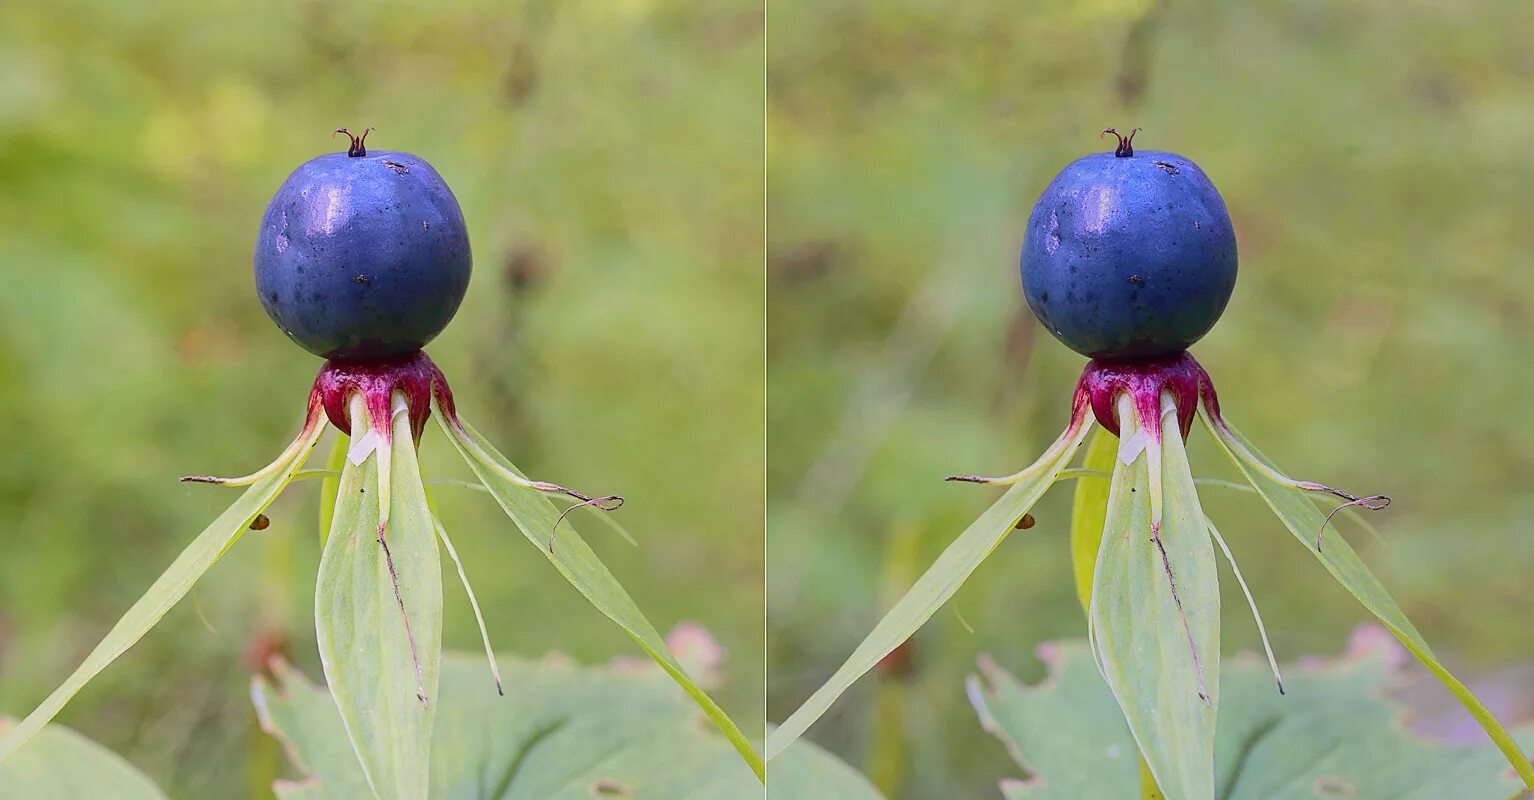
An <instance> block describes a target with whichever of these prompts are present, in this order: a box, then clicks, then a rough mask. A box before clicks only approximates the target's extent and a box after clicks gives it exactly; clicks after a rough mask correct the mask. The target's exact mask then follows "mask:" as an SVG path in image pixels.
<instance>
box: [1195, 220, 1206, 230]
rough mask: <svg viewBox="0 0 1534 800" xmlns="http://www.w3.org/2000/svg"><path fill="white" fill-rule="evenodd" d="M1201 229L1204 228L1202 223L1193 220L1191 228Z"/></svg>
mask: <svg viewBox="0 0 1534 800" xmlns="http://www.w3.org/2000/svg"><path fill="white" fill-rule="evenodd" d="M1203 229H1204V225H1203V223H1201V222H1199V221H1198V220H1193V230H1196V231H1201V230H1203Z"/></svg>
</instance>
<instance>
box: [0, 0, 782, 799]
mask: <svg viewBox="0 0 1534 800" xmlns="http://www.w3.org/2000/svg"><path fill="white" fill-rule="evenodd" d="M4 17H5V22H4V24H3V25H0V176H3V180H0V414H3V415H4V416H5V418H6V419H8V420H10V424H9V425H8V426H7V430H6V432H5V434H3V435H0V441H3V442H4V447H0V549H3V552H4V553H5V556H4V557H3V558H0V676H3V678H0V709H5V710H8V711H10V712H11V713H13V714H15V713H20V712H24V711H25V710H26V709H27V708H29V707H30V706H31V705H32V704H33V703H35V702H37V700H38V699H40V698H41V697H42V696H43V695H44V694H45V693H46V692H47V691H48V690H49V689H51V688H52V687H53V686H54V685H56V684H57V682H58V680H59V679H60V678H61V676H62V675H64V674H67V671H68V670H69V669H71V668H72V667H73V666H74V665H75V664H76V663H78V661H79V660H80V658H82V657H83V655H84V654H85V652H86V651H87V650H88V648H89V647H90V645H91V644H92V643H94V642H95V641H96V640H97V639H98V638H99V637H100V635H101V634H102V633H103V632H104V631H105V629H106V627H107V626H108V625H110V624H111V622H112V620H114V619H116V618H117V617H118V616H119V615H120V614H121V613H122V611H123V610H124V609H125V608H126V607H127V606H128V604H129V603H130V602H131V601H132V600H133V598H135V597H137V596H138V595H139V594H140V593H141V592H142V591H143V590H144V588H145V587H147V586H148V584H149V582H150V581H151V580H152V579H153V577H154V575H155V574H157V573H158V572H159V571H160V570H161V569H163V568H164V566H165V564H167V563H169V561H170V559H171V558H172V557H173V556H174V554H175V553H176V552H178V551H179V550H180V549H181V548H182V547H183V546H184V545H185V544H186V542H187V541H188V540H189V539H190V537H192V536H193V535H195V534H196V532H197V531H198V530H199V529H201V528H202V527H203V526H204V525H206V524H207V521H208V520H210V519H212V518H213V516H215V515H216V514H217V513H218V511H219V510H220V509H221V508H223V507H224V506H225V505H227V503H228V502H229V499H230V498H229V497H228V496H226V495H222V494H220V493H219V492H218V491H217V490H211V489H208V488H199V487H188V486H185V485H181V484H177V483H176V482H175V479H176V477H177V476H178V475H181V474H185V473H188V472H219V471H225V472H241V471H245V470H248V469H253V468H255V467H258V466H260V465H261V464H264V463H266V462H267V461H269V460H270V459H271V458H272V457H273V456H274V455H276V452H277V451H278V450H280V449H281V447H282V443H283V442H285V441H287V440H288V438H289V437H291V435H292V433H293V431H295V430H296V429H297V427H298V424H299V422H300V418H301V416H302V411H303V404H304V397H305V392H306V391H307V388H308V386H309V382H310V381H311V380H312V378H313V375H314V372H315V370H317V369H318V368H319V366H320V364H319V361H318V360H316V359H314V358H312V357H310V356H308V355H306V354H304V353H303V352H302V351H300V350H299V349H298V348H296V347H294V346H292V345H291V344H290V343H288V342H287V341H286V339H285V338H284V337H283V335H282V333H281V332H280V331H278V330H277V328H276V327H275V326H273V325H272V324H271V323H270V321H269V320H267V318H266V316H265V314H264V313H263V312H262V310H261V308H260V305H259V303H257V302H256V299H255V297H254V294H253V291H252V286H251V281H252V279H251V266H250V258H251V248H252V246H253V244H254V241H255V233H256V227H257V225H258V224H259V220H260V214H261V211H262V209H263V208H264V207H265V204H266V202H267V200H268V199H269V198H270V196H271V193H272V192H273V191H274V190H275V189H276V187H277V185H278V184H279V183H280V182H281V181H282V179H283V177H284V176H286V175H287V174H288V172H289V171H290V170H292V169H293V167H295V166H297V165H298V164H299V163H301V162H303V161H304V160H306V159H308V158H311V157H313V156H314V155H316V154H318V153H321V152H326V151H329V150H332V149H337V148H339V147H340V146H341V144H340V143H338V142H337V141H334V140H332V139H331V138H330V131H331V129H333V128H335V127H337V126H339V125H351V126H358V125H360V126H374V127H376V128H377V130H376V131H375V132H374V133H373V135H372V137H371V138H370V139H369V142H370V143H373V142H376V143H377V146H379V147H387V148H390V149H399V150H406V151H410V152H415V153H418V154H420V155H421V156H422V157H425V158H429V159H430V160H431V162H432V163H433V164H434V165H435V166H436V167H437V168H438V170H439V171H440V172H441V173H442V174H443V176H444V177H445V178H446V179H447V181H448V183H449V184H450V185H451V186H452V187H453V190H454V192H455V193H456V194H457V196H458V199H459V201H460V203H461V204H462V205H463V208H464V210H465V213H466V215H467V218H468V224H469V231H470V236H471V243H472V246H473V249H474V253H475V256H476V270H475V277H474V280H473V283H472V285H471V289H470V292H469V295H468V297H467V299H466V301H465V303H464V305H463V308H462V309H461V310H460V312H459V314H458V317H457V319H456V320H455V321H454V324H453V325H451V326H450V327H449V328H448V329H447V331H446V332H445V333H443V335H442V336H441V337H440V338H438V339H437V340H436V341H435V342H433V343H432V345H431V347H430V348H429V350H430V353H431V355H432V357H433V358H434V359H435V360H436V361H437V363H438V364H440V365H441V366H442V367H443V369H444V370H445V371H446V372H447V374H448V376H449V378H450V379H451V380H452V382H453V388H454V390H455V391H456V393H457V395H458V401H459V407H460V409H462V410H463V411H464V412H465V413H466V414H467V415H469V416H471V417H472V418H473V419H475V420H477V421H479V424H480V427H481V428H482V429H483V430H484V431H485V433H486V435H488V436H490V437H492V438H493V439H494V440H495V441H497V442H498V443H499V444H500V445H501V446H502V447H503V449H505V450H506V452H507V454H508V455H509V456H511V457H513V458H515V459H516V460H517V462H518V463H519V464H521V465H523V466H525V467H526V468H527V469H529V470H534V471H536V472H537V474H539V475H543V476H548V477H549V479H551V480H565V481H571V482H573V481H576V480H579V481H580V482H581V483H582V484H583V485H591V486H604V487H613V489H612V491H617V492H620V493H622V494H623V495H624V496H626V497H627V498H628V500H629V503H628V504H627V506H625V508H624V510H623V512H622V513H623V519H622V522H623V524H624V526H625V527H626V528H628V529H629V530H631V531H634V532H635V533H636V535H637V536H638V537H639V539H640V543H641V546H640V547H639V548H638V549H634V548H631V547H629V546H628V545H627V544H625V543H623V542H622V541H621V540H620V539H618V538H617V536H616V535H614V536H612V537H611V538H604V537H601V536H594V537H593V540H592V544H593V546H594V547H595V548H596V549H597V550H598V551H599V552H600V553H601V554H602V556H603V558H604V560H606V561H607V563H608V564H610V565H611V566H612V567H613V570H614V572H615V573H617V577H618V578H619V580H621V581H622V583H623V584H624V586H626V587H628V588H629V590H630V591H631V592H632V593H633V595H634V597H635V601H636V602H637V603H639V604H640V605H641V606H642V607H643V608H644V609H645V610H646V612H647V613H648V614H649V615H650V617H651V619H653V620H654V621H655V622H656V624H657V625H660V626H662V627H663V628H664V627H669V626H670V625H671V624H672V623H673V622H675V621H676V620H679V619H683V618H693V619H696V620H698V621H699V622H701V623H703V624H705V625H707V627H708V628H709V629H710V630H711V631H713V632H714V634H715V635H716V636H717V637H718V638H719V639H720V641H721V643H722V644H723V646H724V647H725V648H726V649H727V650H728V652H729V653H730V654H731V657H730V660H729V662H728V663H726V664H725V665H724V666H723V669H724V670H725V671H726V672H727V673H728V675H729V678H730V679H729V682H728V683H727V684H726V685H725V686H724V688H723V689H721V691H720V693H719V695H718V696H717V699H718V700H719V701H720V703H721V704H722V705H723V706H724V707H725V708H726V709H728V710H729V711H730V712H731V714H732V715H734V716H735V718H736V720H737V721H738V722H739V723H740V724H741V725H742V727H744V728H746V729H747V730H760V729H761V718H760V708H761V701H760V698H761V692H762V687H763V685H764V677H763V673H762V668H761V664H762V660H763V651H762V646H763V645H762V637H761V620H762V599H761V583H762V575H763V564H762V536H761V519H762V509H763V497H762V486H763V478H762V469H763V467H762V464H763V456H764V452H763V442H762V427H763V416H762V414H763V412H762V404H761V397H762V393H763V376H762V368H761V365H762V361H761V358H762V356H761V347H762V343H761V336H762V305H763V297H762V292H763V286H762V279H761V264H762V238H763V232H762V214H761V197H762V176H761V153H762V148H763V140H762V128H761V113H762V112H761V109H762V102H763V98H762V91H763V87H762V80H761V52H762V12H761V8H760V4H759V3H754V2H749V1H746V0H705V1H704V2H697V1H695V0H688V2H672V1H671V0H635V1H634V2H622V3H611V2H596V1H595V0H579V1H577V2H563V3H560V2H552V0H522V1H521V2H513V3H509V4H508V3H495V2H485V1H483V0H464V1H463V2H449V3H425V2H405V1H399V2H394V1H391V2H375V3H365V2H354V1H352V0H343V2H317V1H314V0H303V1H301V2H296V3H288V4H282V5H280V6H279V5H276V4H258V3H234V4H231V3H219V4H212V5H209V4H206V3H197V2H190V0H169V2H165V3H158V4H156V5H155V6H154V7H153V8H152V9H149V8H146V7H142V6H139V5H135V4H128V5H123V4H119V3H110V2H103V1H102V0H63V1H62V2H47V3H45V2H42V0H20V2H13V3H8V4H7V5H6V8H5V12H4ZM422 459H423V466H424V469H425V471H426V473H427V475H428V477H429V478H430V477H444V478H464V477H468V476H467V474H466V473H465V471H464V470H463V468H462V467H461V465H459V466H457V467H454V466H452V464H453V461H454V460H455V458H454V456H453V454H452V452H451V449H450V448H449V447H447V446H446V445H445V444H443V443H441V442H435V443H433V442H432V440H431V439H430V438H429V439H428V444H427V447H426V451H425V452H424V453H423V454H422ZM310 486H312V487H314V488H309V487H310ZM317 488H318V487H317V485H316V484H309V485H308V486H295V487H294V490H293V491H290V492H289V493H288V494H287V496H286V497H284V498H283V499H282V500H281V501H280V502H279V503H277V504H276V505H275V506H274V507H273V509H271V510H270V511H269V512H268V515H269V516H270V517H271V527H270V528H268V529H267V530H264V531H261V532H259V533H256V532H252V533H251V534H250V535H249V536H246V537H244V538H243V540H242V541H241V542H240V544H239V545H238V547H237V550H238V551H239V552H236V553H232V554H231V557H230V558H229V559H226V560H225V561H224V562H222V564H221V565H220V566H219V567H218V568H217V569H215V570H213V572H212V573H210V575H209V576H208V578H207V579H206V581H205V582H204V583H202V584H201V585H200V586H199V587H198V590H197V594H196V595H195V597H194V598H193V599H194V600H195V601H196V602H195V604H194V603H185V604H183V606H182V607H178V608H177V609H176V610H175V611H173V612H172V613H171V614H170V616H169V617H167V619H166V622H165V624H164V625H163V626H162V627H160V628H159V629H158V630H156V631H155V632H154V633H153V634H152V635H150V636H149V637H147V638H146V639H145V640H144V641H143V642H142V643H140V644H139V645H138V646H137V647H135V648H134V649H133V651H132V652H130V653H129V654H128V656H127V657H126V658H124V659H123V660H122V661H120V662H119V663H118V664H117V665H116V666H115V667H114V668H113V669H111V670H108V671H107V672H106V673H104V674H103V676H102V679H101V681H100V682H99V683H97V684H95V685H93V686H92V687H91V688H90V690H89V691H87V692H85V693H84V694H82V695H81V696H80V697H79V698H78V699H77V701H76V702H75V703H73V704H72V705H71V706H70V709H69V711H68V713H66V714H65V715H64V717H63V721H64V722H66V723H68V724H73V725H75V726H77V727H80V728H81V729H82V730H86V731H88V732H89V734H90V735H91V737H92V738H94V739H96V740H97V741H100V742H101V743H102V744H104V745H106V746H107V747H109V748H110V749H112V750H115V751H117V752H119V753H122V754H123V755H124V756H126V757H127V758H128V760H130V761H131V762H133V763H135V764H137V765H139V766H140V767H142V768H143V769H144V771H145V772H146V773H148V774H149V775H150V776H151V777H153V778H154V779H155V780H156V781H157V782H158V783H159V784H160V785H161V786H162V787H164V789H165V791H166V792H167V794H169V795H170V796H173V797H212V796H232V795H234V794H236V793H238V792H240V791H243V787H246V786H267V785H269V780H268V779H267V777H266V776H268V775H269V774H270V773H271V772H272V771H273V770H275V769H277V768H278V767H279V766H280V761H279V760H280V754H279V753H277V752H276V750H275V748H272V747H271V746H270V745H269V744H267V741H266V739H265V737H263V736H261V735H260V733H259V731H258V730H257V728H256V725H255V721H254V718H253V715H252V713H251V711H250V708H249V706H248V704H247V702H246V691H245V686H246V683H247V674H248V673H247V668H246V665H245V663H244V661H243V660H242V659H241V657H240V654H241V653H242V651H245V650H247V649H249V650H251V651H252V652H253V653H255V654H256V655H255V656H253V658H255V661H254V663H255V664H260V663H264V661H263V660H262V659H261V658H260V657H259V656H260V655H261V653H263V652H265V651H269V650H271V649H274V648H276V649H281V650H284V651H285V652H287V653H288V654H289V655H290V657H291V658H292V659H293V660H294V661H295V662H296V663H298V664H299V665H300V666H301V667H303V668H305V669H306V670H311V671H315V670H317V666H318V665H317V660H316V657H315V654H314V653H315V650H314V642H313V623H312V609H311V607H310V602H311V600H310V598H311V597H312V596H313V586H314V578H315V572H314V570H315V566H316V564H317V563H318V558H319V548H318V542H317V539H316V537H315V535H314V532H313V527H314V526H313V503H314V502H315V501H314V499H313V498H314V497H315V494H316V491H317ZM437 494H438V497H437V502H438V506H439V508H440V510H441V513H442V516H443V520H444V523H445V524H446V525H447V527H448V528H449V529H450V530H452V531H453V532H454V542H455V544H456V545H457V547H458V548H459V551H460V555H461V556H462V557H463V558H464V559H465V560H466V561H469V562H471V563H473V564H478V565H480V566H479V567H478V569H476V570H475V588H476V589H477V590H478V592H479V599H480V601H481V603H482V605H483V606H484V607H485V610H486V616H487V618H488V621H489V622H490V624H491V626H492V630H491V636H492V638H493V639H494V640H495V641H497V642H500V643H503V644H505V645H506V646H509V647H513V648H515V649H517V650H519V651H522V652H541V651H544V650H549V649H556V648H557V649H560V650H563V651H565V652H569V653H571V654H572V655H574V656H575V657H577V658H579V659H582V660H584V661H597V660H601V659H604V658H607V657H610V656H612V655H613V654H615V653H630V652H631V651H632V648H631V644H630V643H629V641H628V640H627V639H626V637H624V636H623V634H622V633H621V632H620V631H618V630H616V629H614V628H613V627H612V626H611V624H610V623H608V622H607V621H606V620H605V619H603V618H602V616H601V615H600V614H598V613H596V612H595V611H591V610H589V609H586V608H585V604H584V603H583V602H581V600H580V598H579V596H578V595H577V594H576V593H575V592H574V590H572V589H570V588H568V586H567V585H566V584H565V582H564V581H562V580H561V579H560V578H559V577H558V576H557V575H554V574H553V573H552V572H550V571H549V570H548V568H547V565H545V564H543V563H540V562H541V559H539V558H530V557H529V554H528V553H527V552H526V548H525V545H522V544H521V543H519V542H517V541H513V538H514V537H517V533H516V531H515V530H514V529H513V528H512V527H511V526H510V525H509V524H508V523H507V522H506V520H505V518H504V516H502V515H501V514H500V512H499V510H498V509H497V508H496V507H495V505H494V503H493V502H492V501H491V500H490V499H489V498H488V497H486V496H484V495H482V494H481V493H476V492H461V493H460V492H458V491H457V490H455V489H453V488H450V487H443V488H442V489H441V490H440V491H438V492H437ZM594 530H595V531H601V530H603V529H602V528H601V527H600V526H597V527H595V528H594ZM449 602H452V601H451V600H450V601H449ZM197 607H200V609H201V611H202V612H203V614H204V615H205V616H206V617H207V620H208V622H209V623H210V626H205V625H204V624H203V622H202V621H200V620H199V619H198V614H197ZM444 639H445V642H446V644H447V645H448V646H449V647H456V648H458V649H473V648H475V647H477V646H478V641H479V637H478V634H477V631H476V629H475V626H474V621H473V617H472V615H470V614H468V613H467V610H466V609H459V613H449V614H448V621H447V625H446V628H445V630H444ZM251 791H256V790H254V789H252V790H251Z"/></svg>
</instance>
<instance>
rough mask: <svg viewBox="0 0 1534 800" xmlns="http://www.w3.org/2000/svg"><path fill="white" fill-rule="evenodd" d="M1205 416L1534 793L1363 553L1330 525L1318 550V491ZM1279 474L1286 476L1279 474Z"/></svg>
mask: <svg viewBox="0 0 1534 800" xmlns="http://www.w3.org/2000/svg"><path fill="white" fill-rule="evenodd" d="M1200 416H1201V417H1202V418H1203V419H1204V423H1205V426H1206V427H1208V428H1209V432H1210V433H1211V434H1212V435H1213V436H1214V438H1215V441H1217V442H1219V444H1220V447H1221V448H1222V449H1224V450H1225V453H1226V455H1228V456H1230V459H1231V461H1233V462H1235V464H1236V467H1237V468H1238V469H1240V470H1241V472H1242V474H1243V475H1245V476H1246V479H1247V480H1248V481H1249V482H1250V483H1251V484H1252V488H1254V489H1256V490H1257V493H1258V494H1259V495H1261V496H1262V499H1263V500H1264V501H1266V502H1267V504H1268V506H1269V507H1270V508H1272V509H1273V512H1274V513H1275V514H1277V515H1278V518H1279V520H1280V521H1282V522H1283V523H1284V527H1286V528H1288V529H1289V532H1290V533H1292V534H1294V536H1295V538H1297V539H1299V540H1300V543H1301V544H1303V545H1304V546H1305V549H1306V550H1307V551H1309V552H1310V553H1311V555H1314V556H1316V558H1317V559H1318V560H1319V561H1320V562H1321V565H1322V566H1324V567H1325V568H1326V571H1327V572H1329V573H1331V575H1332V577H1333V578H1335V579H1336V580H1337V582H1338V583H1340V584H1342V586H1343V587H1344V588H1346V589H1347V590H1348V592H1349V593H1351V594H1352V595H1353V597H1355V598H1357V600H1358V602H1360V603H1362V604H1363V606H1364V608H1366V609H1368V611H1369V613H1371V614H1373V615H1374V617H1375V618H1376V619H1378V620H1379V621H1380V622H1381V623H1383V624H1384V626H1385V627H1386V628H1387V629H1389V630H1390V632H1391V633H1393V634H1395V636H1396V638H1397V639H1400V640H1401V644H1403V645H1405V646H1406V649H1407V650H1409V651H1411V654H1412V655H1413V656H1415V657H1416V658H1417V660H1418V661H1420V662H1422V665H1423V666H1424V667H1427V669H1428V671H1429V672H1431V673H1433V675H1434V676H1435V677H1437V678H1438V680H1439V681H1441V682H1442V683H1443V685H1444V686H1446V687H1448V689H1449V691H1450V692H1451V693H1453V694H1454V696H1455V697H1456V698H1458V700H1459V702H1460V703H1461V704H1462V705H1464V707H1465V709H1466V710H1467V711H1469V712H1470V714H1471V716H1473V717H1475V719H1476V721H1477V722H1479V723H1480V724H1481V727H1482V728H1484V729H1485V730H1486V733H1487V734H1489V735H1490V736H1491V738H1492V741H1494V742H1496V744H1497V747H1498V748H1500V749H1501V750H1502V753H1503V754H1504V755H1505V756H1506V757H1507V760H1508V763H1510V764H1512V765H1513V768H1514V769H1515V770H1516V771H1517V772H1518V775H1519V777H1521V778H1522V779H1523V782H1524V785H1525V786H1527V787H1528V788H1529V789H1530V790H1534V768H1531V767H1530V765H1529V760H1528V758H1527V757H1526V756H1525V755H1524V754H1523V751H1522V750H1521V749H1520V748H1519V746H1518V744H1517V743H1516V742H1514V741H1513V738H1512V737H1511V736H1510V735H1508V732H1507V730H1506V729H1504V728H1503V727H1502V724H1501V723H1499V722H1497V720H1496V717H1493V716H1492V714H1491V711H1490V710H1489V709H1487V708H1486V706H1485V705H1484V704H1482V703H1481V701H1480V700H1479V699H1477V698H1476V696H1475V695H1474V694H1472V693H1471V691H1470V690H1469V689H1468V688H1466V686H1465V685H1464V684H1463V683H1461V682H1460V681H1459V679H1458V678H1456V677H1454V676H1453V675H1452V674H1450V673H1449V670H1448V669H1447V668H1446V667H1444V665H1443V664H1442V663H1441V662H1439V660H1438V657H1437V656H1436V655H1434V654H1433V650H1432V648H1430V647H1429V646H1428V643H1427V641H1426V640H1425V639H1423V638H1422V634H1421V633H1419V632H1418V631H1417V629H1416V627H1415V626H1413V625H1412V623H1411V620H1409V619H1407V618H1406V613H1405V612H1404V611H1402V610H1401V607H1400V606H1399V605H1397V604H1396V601H1395V599H1394V598H1392V597H1391V596H1390V592H1388V591H1386V589H1385V587H1384V585H1382V584H1381V583H1380V582H1379V580H1378V579H1377V578H1375V577H1374V574H1373V573H1372V572H1370V571H1369V567H1368V566H1367V565H1365V564H1364V562H1363V560H1362V559H1360V558H1359V557H1358V553H1357V552H1355V551H1354V550H1353V548H1352V546H1351V545H1349V544H1348V542H1347V540H1346V539H1344V538H1342V535H1341V534H1339V533H1337V531H1336V530H1335V528H1332V527H1330V526H1328V528H1327V530H1326V532H1325V534H1324V537H1323V540H1322V551H1321V552H1319V553H1318V552H1316V547H1315V537H1316V532H1317V531H1319V530H1321V526H1322V523H1323V522H1324V521H1325V519H1326V517H1325V515H1324V514H1322V513H1321V511H1320V510H1319V509H1317V508H1316V506H1315V503H1314V502H1313V501H1312V498H1313V497H1314V493H1312V492H1306V491H1303V490H1301V489H1296V488H1292V487H1290V486H1286V485H1284V484H1282V483H1279V482H1278V481H1276V480H1274V479H1273V478H1271V477H1269V476H1268V475H1266V474H1264V473H1263V471H1262V470H1260V469H1254V468H1253V466H1252V465H1251V464H1247V463H1246V462H1245V461H1244V460H1243V459H1241V458H1239V457H1238V456H1237V454H1236V452H1235V451H1233V450H1232V449H1231V446H1230V444H1229V443H1228V442H1226V441H1225V440H1224V439H1223V438H1222V437H1221V435H1220V432H1219V431H1218V430H1217V429H1216V427H1215V426H1214V425H1213V424H1212V423H1211V422H1210V420H1209V418H1208V417H1207V416H1206V415H1200ZM1230 432H1231V435H1232V436H1235V437H1236V440H1237V441H1238V442H1240V443H1241V444H1243V445H1245V447H1246V448H1247V449H1248V450H1249V451H1251V453H1252V455H1253V456H1254V457H1255V458H1257V459H1258V460H1259V462H1260V463H1261V464H1262V465H1263V466H1265V467H1267V469H1269V470H1271V471H1273V472H1279V470H1278V469H1277V468H1276V467H1274V466H1273V463H1272V462H1271V461H1269V460H1268V459H1267V458H1266V457H1265V456H1263V455H1262V454H1261V453H1260V452H1259V451H1258V450H1257V448H1256V447H1253V446H1252V443H1251V442H1250V441H1248V440H1247V439H1246V437H1244V436H1242V435H1241V434H1240V433H1238V432H1236V430H1235V429H1234V428H1231V429H1230ZM1279 474H1282V473H1281V472H1279Z"/></svg>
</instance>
